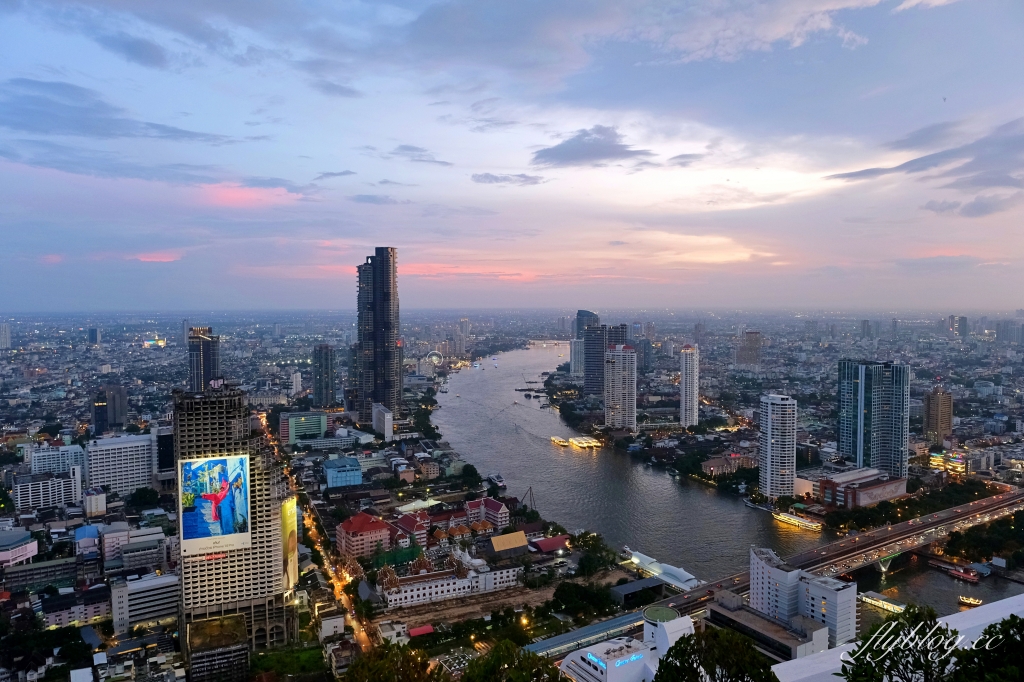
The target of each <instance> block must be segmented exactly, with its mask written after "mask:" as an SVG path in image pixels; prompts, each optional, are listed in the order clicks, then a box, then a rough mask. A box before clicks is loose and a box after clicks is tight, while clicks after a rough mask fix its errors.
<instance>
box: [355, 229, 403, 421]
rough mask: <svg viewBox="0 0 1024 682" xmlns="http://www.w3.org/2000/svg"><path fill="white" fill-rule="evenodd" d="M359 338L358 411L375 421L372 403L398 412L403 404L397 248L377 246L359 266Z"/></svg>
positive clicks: (368, 419)
mask: <svg viewBox="0 0 1024 682" xmlns="http://www.w3.org/2000/svg"><path fill="white" fill-rule="evenodd" d="M356 275H357V279H358V282H359V291H358V296H357V299H356V308H357V313H358V318H359V319H358V330H359V341H358V345H357V349H356V355H357V362H358V367H357V368H356V369H357V370H358V374H357V377H356V381H357V385H356V390H357V398H356V410H357V412H358V414H359V422H360V423H362V424H369V423H370V422H371V421H373V404H374V403H380V404H381V405H383V406H384V407H386V408H388V409H389V410H391V413H392V414H394V415H396V416H397V415H398V414H399V413H400V409H399V408H400V407H401V403H402V345H401V340H400V339H399V311H398V250H397V249H395V248H391V247H387V246H378V247H377V248H376V249H374V254H373V255H372V256H368V257H367V258H366V262H365V263H363V264H362V265H360V266H358V267H357V268H356Z"/></svg>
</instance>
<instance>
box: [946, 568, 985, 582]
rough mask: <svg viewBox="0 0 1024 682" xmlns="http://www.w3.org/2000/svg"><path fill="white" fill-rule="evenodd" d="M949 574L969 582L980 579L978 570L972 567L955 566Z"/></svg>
mask: <svg viewBox="0 0 1024 682" xmlns="http://www.w3.org/2000/svg"><path fill="white" fill-rule="evenodd" d="M949 574H950V575H951V576H953V577H954V578H956V579H957V580H964V581H966V582H969V583H976V582H978V581H979V580H980V578H979V577H978V572H977V571H975V570H974V569H973V568H955V569H953V570H951V571H950V572H949Z"/></svg>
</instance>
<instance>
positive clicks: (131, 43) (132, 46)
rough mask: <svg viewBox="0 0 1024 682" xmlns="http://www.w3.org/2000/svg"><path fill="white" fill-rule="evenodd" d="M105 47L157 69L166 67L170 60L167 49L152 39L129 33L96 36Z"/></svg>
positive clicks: (97, 40) (129, 59) (130, 59)
mask: <svg viewBox="0 0 1024 682" xmlns="http://www.w3.org/2000/svg"><path fill="white" fill-rule="evenodd" d="M96 42H98V43H99V44H100V45H102V46H103V47H105V48H107V49H108V50H110V51H111V52H116V53H117V54H119V55H121V56H122V57H124V58H125V59H127V60H128V61H130V62H135V63H136V64H141V65H142V66H149V67H152V68H155V69H166V68H167V64H168V62H169V61H170V60H169V58H168V56H167V50H165V49H164V48H163V47H161V46H160V45H158V44H156V43H154V42H153V41H152V40H146V39H145V38H139V37H137V36H133V35H129V34H127V33H123V32H119V33H113V34H108V35H101V36H98V37H97V38H96Z"/></svg>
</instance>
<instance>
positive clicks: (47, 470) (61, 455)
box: [25, 444, 85, 474]
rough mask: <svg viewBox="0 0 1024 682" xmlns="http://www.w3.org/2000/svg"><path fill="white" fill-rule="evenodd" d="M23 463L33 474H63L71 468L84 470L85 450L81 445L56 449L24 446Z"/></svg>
mask: <svg viewBox="0 0 1024 682" xmlns="http://www.w3.org/2000/svg"><path fill="white" fill-rule="evenodd" d="M25 461H26V463H29V464H30V465H31V467H32V473H33V474H63V473H65V472H68V471H71V467H73V466H77V467H80V468H82V469H84V468H85V450H83V449H82V446H81V445H61V446H57V447H49V446H45V445H44V446H35V445H32V444H29V445H26V446H25Z"/></svg>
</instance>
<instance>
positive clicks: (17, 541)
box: [0, 529, 32, 549]
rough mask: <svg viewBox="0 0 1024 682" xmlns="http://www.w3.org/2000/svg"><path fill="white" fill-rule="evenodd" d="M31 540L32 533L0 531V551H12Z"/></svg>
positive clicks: (25, 531)
mask: <svg viewBox="0 0 1024 682" xmlns="http://www.w3.org/2000/svg"><path fill="white" fill-rule="evenodd" d="M31 540H32V533H29V532H28V531H27V530H23V529H19V530H0V549H13V548H15V547H20V546H21V545H24V544H27V543H28V542H30V541H31Z"/></svg>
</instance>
